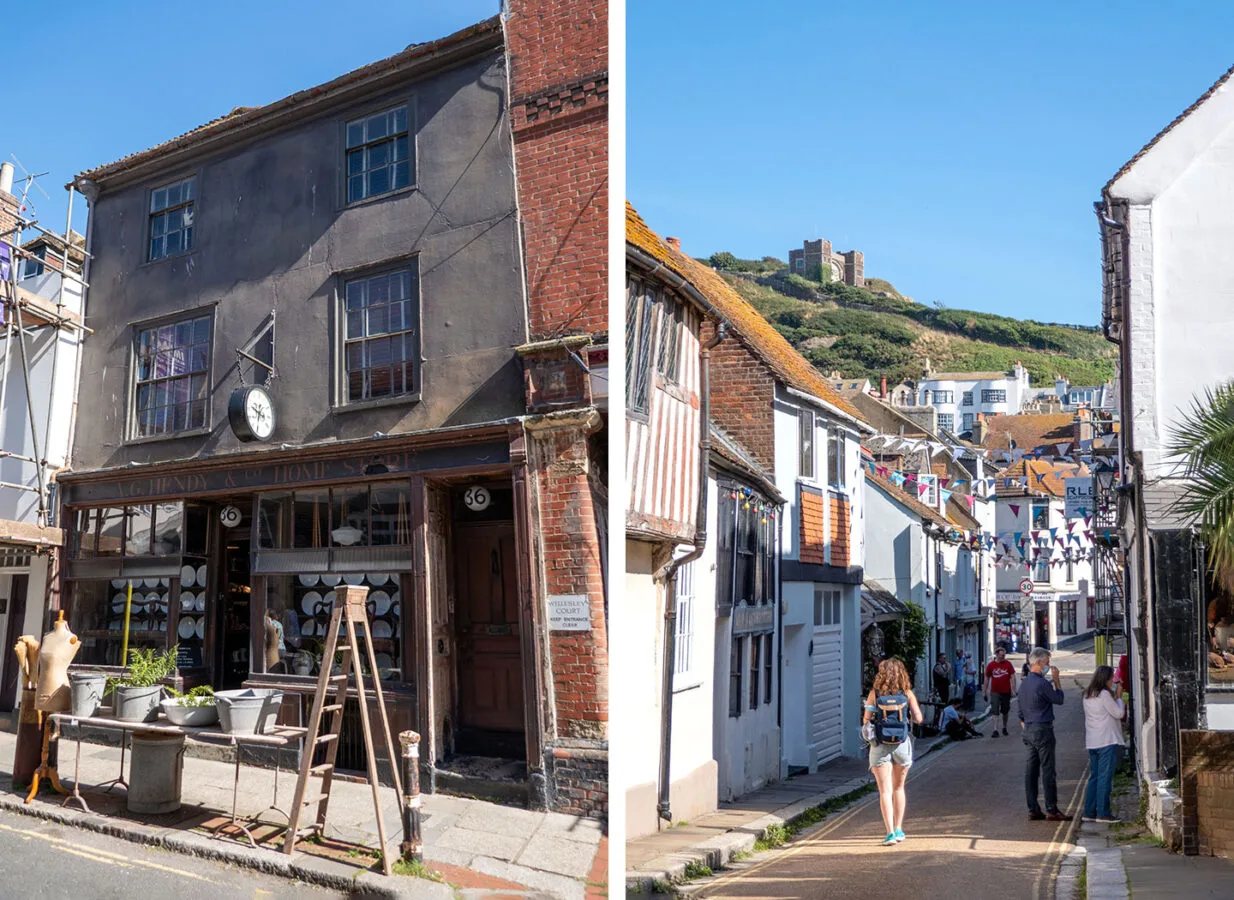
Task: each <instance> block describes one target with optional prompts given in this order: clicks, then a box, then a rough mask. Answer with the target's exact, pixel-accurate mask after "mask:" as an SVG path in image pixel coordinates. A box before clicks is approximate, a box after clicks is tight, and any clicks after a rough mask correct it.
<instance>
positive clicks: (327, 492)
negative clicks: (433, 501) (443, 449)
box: [257, 482, 411, 550]
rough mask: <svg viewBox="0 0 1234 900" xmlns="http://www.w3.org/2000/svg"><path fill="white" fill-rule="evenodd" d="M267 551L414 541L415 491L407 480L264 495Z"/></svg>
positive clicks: (261, 532) (262, 534)
mask: <svg viewBox="0 0 1234 900" xmlns="http://www.w3.org/2000/svg"><path fill="white" fill-rule="evenodd" d="M257 540H258V546H259V547H260V548H262V549H264V550H285V549H292V548H294V549H313V550H319V549H323V548H326V547H376V546H391V545H407V544H410V543H411V490H410V488H409V487H408V485H407V484H405V483H402V482H395V483H387V484H375V485H340V486H339V487H334V488H329V489H326V488H318V489H315V490H305V491H280V492H278V493H270V494H262V495H261V497H260V499H259V500H258V528H257Z"/></svg>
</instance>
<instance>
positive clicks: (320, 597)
mask: <svg viewBox="0 0 1234 900" xmlns="http://www.w3.org/2000/svg"><path fill="white" fill-rule="evenodd" d="M342 585H363V586H365V587H367V588H368V589H369V592H368V599H367V606H368V616H369V624H370V629H371V631H372V638H373V651H374V654H375V656H376V658H377V673H378V675H379V676H380V677H381V679H382V680H383V681H403V680H405V678H404V673H403V670H402V668H401V664H402V621H403V619H402V606H403V603H402V600H403V591H402V583H401V579H400V576H399V575H397V574H395V573H387V572H369V573H367V574H360V573H350V574H347V575H336V574H325V575H317V574H312V575H271V576H268V577H267V579H266V598H267V610H268V612H267V613H266V615H265V616H264V617H263V618H265V619H269V618H270V616H269V612H273V613H274V616H273V621H275V622H277V623H278V625H279V626H281V628H282V639H283V640H282V642H283V648H282V650H281V651H280V652H279V654H278V661H277V662H275V661H273V659H272V658H271V659H268V660H267V664H266V669H265V670H266V671H267V672H280V673H285V674H292V675H317V674H318V673H319V672H320V671H321V666H322V665H323V664H324V661H323V659H322V654H323V653H324V651H325V644H326V637H327V633H328V632H329V630H330V629H329V625H330V615H331V613H332V612H333V610H334V603H335V601H336V599H337V591H336V589H337V588H338V587H340V586H342ZM342 640H343V639H342V638H341V637H340V645H341V641H342ZM361 643H363V642H361ZM360 657H361V665H362V668H363V671H364V672H365V674H369V668H370V667H369V662H368V658H367V654H366V653H365V652H364V649H363V646H362V647H361V652H360ZM338 662H339V659H338V658H336V659H335V660H334V661H333V663H334V664H335V665H337V664H338Z"/></svg>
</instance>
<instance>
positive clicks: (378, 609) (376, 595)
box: [369, 591, 390, 616]
mask: <svg viewBox="0 0 1234 900" xmlns="http://www.w3.org/2000/svg"><path fill="white" fill-rule="evenodd" d="M369 599H370V600H372V601H373V614H374V615H378V616H384V615H385V614H386V613H388V612H389V611H390V595H389V594H387V593H386V592H385V591H373V593H371V594H369Z"/></svg>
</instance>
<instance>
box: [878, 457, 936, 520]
mask: <svg viewBox="0 0 1234 900" xmlns="http://www.w3.org/2000/svg"><path fill="white" fill-rule="evenodd" d="M866 480H867V481H870V482H873V483H874V485H875V486H876V487H878V488H880V489H881V490H882V491H883V493H885V494H886V495H887V496H888V497H890V498H891V499H892V500H894V501H895V502H896V503H899V504H900V505H901V506H903V507H905V508H906V509H908V510H910V511H911V512H914V513H916V514H917V515H919V516H921V517H922V518H923V519H929V520H930V521H931V522H933V523H934V524H935V525H942V526H943V527H948V526H950V525H951V523H950V522H948V521H947V519H946V518H944V517H943V515H942V514H941V513H939V511H938V510H936V509H931V508H930V507H928V506H926V505H925V504H924V503H922V502H921V501H920V500H918V499H917V498H916V497H914V496H913V495H912V494H910V493H909V492H908V491H906V490H904V489H903V488H898V487H896V486H895V485H894V484H892V483H891V482H890V481H888V480H887V479H886V478H883V477H882V476H881V475H879V474H877V473H875V472H871V471H869V470H868V469H867V470H866Z"/></svg>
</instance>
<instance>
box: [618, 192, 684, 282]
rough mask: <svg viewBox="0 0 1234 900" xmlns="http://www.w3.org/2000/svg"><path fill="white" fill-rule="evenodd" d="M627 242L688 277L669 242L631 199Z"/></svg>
mask: <svg viewBox="0 0 1234 900" xmlns="http://www.w3.org/2000/svg"><path fill="white" fill-rule="evenodd" d="M626 243H627V244H630V245H631V246H633V247H637V248H638V249H639V250H642V251H643V252H644V253H646V254H647V255H648V256H650V257H652V258H653V259H655V260H656V262H659V263H663V264H664V265H665V266H667V267H668V268H669V269H671V270H672V271H674V272H676V273H677V275H679V276H680V277H682V278H686V277H687V275H686V273H685V272H683V271H681V269H680V268H679V267H678V265H677V260H676V258H675V257H674V256H673V251H672V250H670V249H669V246H668V244H666V243H665V242H664V239H663V238H662V237H660V236H659V235H658V234H656V233H655V232H654V231H652V230H651V227H650V226H649V225H648V224H647V223H646V222H644V221H643V217H642V216H640V215H639V214H638V210H636V209H635V208H634V206H633V205H632V204H631V203H630V201H629V200H627V201H626Z"/></svg>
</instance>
